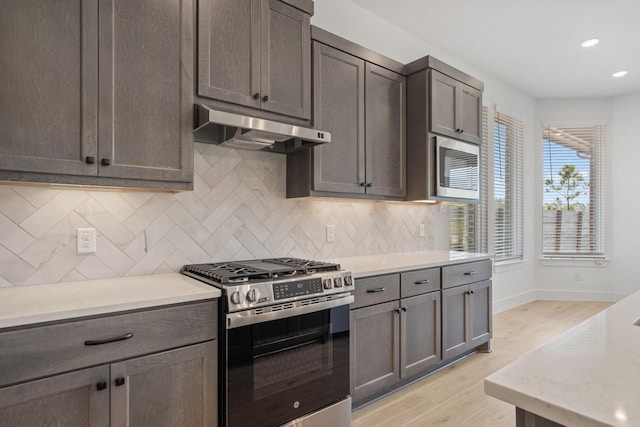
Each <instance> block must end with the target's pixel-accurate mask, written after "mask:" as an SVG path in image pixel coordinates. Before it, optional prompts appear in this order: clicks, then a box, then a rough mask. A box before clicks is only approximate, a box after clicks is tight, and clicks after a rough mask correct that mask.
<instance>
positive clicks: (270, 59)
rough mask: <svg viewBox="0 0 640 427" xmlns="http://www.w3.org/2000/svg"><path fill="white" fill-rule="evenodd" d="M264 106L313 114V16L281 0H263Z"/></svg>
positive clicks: (305, 116) (306, 115)
mask: <svg viewBox="0 0 640 427" xmlns="http://www.w3.org/2000/svg"><path fill="white" fill-rule="evenodd" d="M262 4H263V6H262V10H263V12H262V15H261V17H262V20H261V24H260V28H261V32H262V36H261V39H262V42H261V44H260V54H261V61H260V64H261V70H260V72H261V75H262V79H261V85H260V87H261V92H260V100H261V102H262V104H261V106H262V109H264V110H268V111H273V112H276V113H281V114H286V115H289V116H294V117H300V118H303V119H308V118H310V117H311V35H310V31H311V24H310V16H309V15H308V14H306V13H304V12H302V11H300V10H298V9H295V8H293V7H291V6H289V5H287V4H284V3H282V2H280V1H278V0H262Z"/></svg>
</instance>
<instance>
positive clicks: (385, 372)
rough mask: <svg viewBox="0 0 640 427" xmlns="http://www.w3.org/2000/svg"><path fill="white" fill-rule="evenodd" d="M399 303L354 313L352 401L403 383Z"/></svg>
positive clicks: (352, 330)
mask: <svg viewBox="0 0 640 427" xmlns="http://www.w3.org/2000/svg"><path fill="white" fill-rule="evenodd" d="M399 309H400V304H399V301H398V300H395V301H391V302H386V303H383V304H376V305H372V306H369V307H363V308H359V309H356V310H352V311H351V362H352V363H351V397H352V398H353V399H354V400H355V401H356V402H357V401H359V400H362V399H363V398H365V397H367V396H371V395H373V394H376V393H378V392H381V391H382V390H385V389H388V388H390V387H391V386H393V385H394V384H396V383H397V382H398V380H399V379H400V315H399V313H398V312H399Z"/></svg>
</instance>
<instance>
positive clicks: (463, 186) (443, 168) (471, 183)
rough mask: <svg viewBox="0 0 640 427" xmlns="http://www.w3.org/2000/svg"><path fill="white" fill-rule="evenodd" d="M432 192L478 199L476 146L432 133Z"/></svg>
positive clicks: (478, 151)
mask: <svg viewBox="0 0 640 427" xmlns="http://www.w3.org/2000/svg"><path fill="white" fill-rule="evenodd" d="M435 184H436V196H437V197H438V198H440V197H444V198H453V199H468V200H469V201H471V200H475V201H477V200H479V199H480V147H479V146H478V145H476V144H470V143H468V142H462V141H457V140H455V139H450V138H444V137H441V136H437V137H436V182H435Z"/></svg>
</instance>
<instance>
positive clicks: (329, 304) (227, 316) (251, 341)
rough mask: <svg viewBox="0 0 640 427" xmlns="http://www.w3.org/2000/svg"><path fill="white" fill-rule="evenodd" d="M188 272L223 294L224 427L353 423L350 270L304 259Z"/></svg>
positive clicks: (221, 265)
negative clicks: (350, 366) (350, 353)
mask: <svg viewBox="0 0 640 427" xmlns="http://www.w3.org/2000/svg"><path fill="white" fill-rule="evenodd" d="M181 272H182V273H183V274H185V275H187V276H191V277H194V278H196V279H198V280H201V281H203V282H206V283H209V284H210V285H212V286H215V287H217V288H220V290H221V291H222V297H221V298H220V310H219V312H220V319H219V320H220V321H219V328H220V330H219V338H220V344H219V351H220V353H219V361H220V371H219V384H220V389H219V391H220V396H219V401H220V405H219V412H220V424H221V425H222V426H230V427H241V426H251V427H259V426H264V427H273V426H279V425H291V426H294V425H295V426H316V425H317V426H326V425H331V426H332V427H342V426H348V425H350V420H351V399H350V398H349V378H350V376H349V304H351V303H352V302H353V295H352V294H351V293H352V291H353V290H354V280H353V276H352V275H351V273H350V272H348V271H344V270H342V269H341V268H340V265H339V264H332V263H325V262H318V261H309V260H302V259H297V258H272V259H263V260H248V261H234V262H225V263H214V264H194V265H185V266H184V267H183V268H182V271H181Z"/></svg>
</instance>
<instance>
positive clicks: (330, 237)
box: [327, 225, 336, 242]
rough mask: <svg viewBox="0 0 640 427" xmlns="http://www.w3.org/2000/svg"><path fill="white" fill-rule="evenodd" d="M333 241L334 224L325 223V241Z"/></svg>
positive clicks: (334, 236)
mask: <svg viewBox="0 0 640 427" xmlns="http://www.w3.org/2000/svg"><path fill="white" fill-rule="evenodd" d="M335 241H336V226H335V225H327V242H335Z"/></svg>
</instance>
